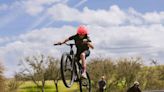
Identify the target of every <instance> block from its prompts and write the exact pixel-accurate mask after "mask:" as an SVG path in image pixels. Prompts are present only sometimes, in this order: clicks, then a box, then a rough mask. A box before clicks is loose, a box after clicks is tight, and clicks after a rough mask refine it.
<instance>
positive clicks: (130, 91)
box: [127, 81, 141, 92]
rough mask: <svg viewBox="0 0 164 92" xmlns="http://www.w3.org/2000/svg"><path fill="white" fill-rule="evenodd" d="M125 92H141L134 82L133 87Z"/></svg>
mask: <svg viewBox="0 0 164 92" xmlns="http://www.w3.org/2000/svg"><path fill="white" fill-rule="evenodd" d="M127 92H141V90H140V88H139V82H138V81H135V82H134V85H133V86H132V87H130V88H129V89H128V90H127Z"/></svg>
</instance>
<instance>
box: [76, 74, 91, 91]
mask: <svg viewBox="0 0 164 92" xmlns="http://www.w3.org/2000/svg"><path fill="white" fill-rule="evenodd" d="M86 74H87V78H86V79H83V78H80V80H79V86H80V92H91V80H90V77H89V74H88V73H87V72H86Z"/></svg>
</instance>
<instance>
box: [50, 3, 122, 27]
mask: <svg viewBox="0 0 164 92" xmlns="http://www.w3.org/2000/svg"><path fill="white" fill-rule="evenodd" d="M48 14H49V15H51V16H52V17H53V19H54V20H61V21H68V22H72V21H75V22H80V23H84V24H98V25H119V24H121V23H122V21H123V20H124V19H125V13H124V12H122V11H121V10H120V8H119V7H118V6H116V5H113V6H111V7H110V9H109V10H107V11H106V10H102V9H99V10H90V9H88V8H87V7H85V8H84V9H83V11H82V12H80V11H79V10H77V9H75V8H71V7H69V6H67V5H64V4H57V5H54V6H53V7H51V8H49V10H48Z"/></svg>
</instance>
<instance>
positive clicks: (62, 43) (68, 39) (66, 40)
mask: <svg viewBox="0 0 164 92" xmlns="http://www.w3.org/2000/svg"><path fill="white" fill-rule="evenodd" d="M67 41H69V38H67V39H65V40H64V41H62V42H61V44H64V43H66V42H67Z"/></svg>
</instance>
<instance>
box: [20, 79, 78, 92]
mask: <svg viewBox="0 0 164 92" xmlns="http://www.w3.org/2000/svg"><path fill="white" fill-rule="evenodd" d="M58 89H59V92H79V85H78V84H77V83H74V85H73V86H72V87H71V88H66V87H65V86H64V84H63V82H62V81H59V82H58ZM18 92H41V89H39V88H37V87H36V85H35V84H34V83H33V82H32V81H27V82H25V83H24V84H23V85H21V86H20V87H19V89H18ZM45 92H56V89H55V85H54V82H53V81H46V84H45Z"/></svg>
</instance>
